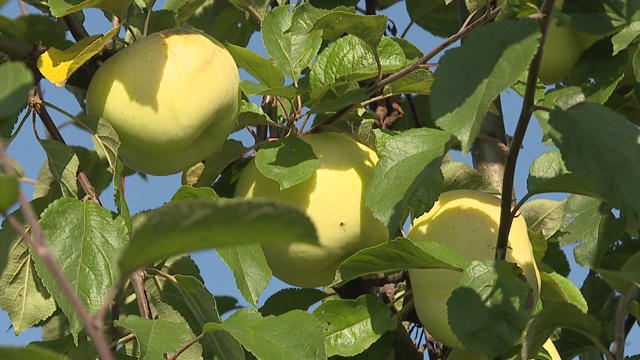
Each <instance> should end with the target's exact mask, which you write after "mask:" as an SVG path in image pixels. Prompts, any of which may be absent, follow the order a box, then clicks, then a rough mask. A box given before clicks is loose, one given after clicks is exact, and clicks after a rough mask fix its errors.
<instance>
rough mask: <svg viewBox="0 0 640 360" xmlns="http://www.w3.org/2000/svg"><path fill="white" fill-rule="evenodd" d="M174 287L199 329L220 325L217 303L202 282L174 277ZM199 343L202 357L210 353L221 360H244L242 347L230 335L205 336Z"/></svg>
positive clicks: (187, 277) (215, 334) (218, 333)
mask: <svg viewBox="0 0 640 360" xmlns="http://www.w3.org/2000/svg"><path fill="white" fill-rule="evenodd" d="M174 279H175V282H172V283H171V284H172V285H173V286H175V287H176V288H177V289H178V290H179V291H180V293H181V294H182V300H183V301H184V302H185V303H186V304H187V306H188V307H189V309H191V313H192V314H193V315H194V316H195V318H196V321H197V322H198V325H199V327H198V328H202V327H203V326H204V325H205V324H207V323H211V322H213V323H220V322H221V321H222V320H221V319H220V315H219V313H218V302H217V301H216V299H215V298H214V297H213V295H211V293H210V292H209V291H208V290H207V289H206V288H205V287H204V285H203V284H202V282H201V281H200V280H199V279H198V278H196V277H193V276H185V275H181V274H180V275H175V276H174ZM200 343H201V344H202V345H203V347H204V355H205V357H206V358H207V359H209V358H211V355H213V354H211V352H213V353H215V355H216V357H217V358H218V359H221V360H235V359H244V352H243V350H242V347H241V346H240V344H239V343H238V341H236V340H235V339H234V338H233V337H231V335H229V334H228V333H227V332H224V331H218V332H214V333H211V334H206V335H205V336H204V338H202V340H200Z"/></svg>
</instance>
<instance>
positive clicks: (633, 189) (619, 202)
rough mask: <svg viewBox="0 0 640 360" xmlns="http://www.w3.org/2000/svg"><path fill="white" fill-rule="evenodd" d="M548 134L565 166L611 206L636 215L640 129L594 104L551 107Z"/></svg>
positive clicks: (639, 193) (639, 209)
mask: <svg viewBox="0 0 640 360" xmlns="http://www.w3.org/2000/svg"><path fill="white" fill-rule="evenodd" d="M549 126H550V127H551V130H550V131H549V136H550V137H551V138H552V139H553V142H554V143H555V144H556V146H558V149H560V152H561V153H562V158H563V159H564V161H565V163H566V164H567V168H568V169H569V170H570V171H571V173H572V174H574V175H575V176H576V177H578V178H580V179H581V180H582V181H584V182H585V183H586V184H588V185H590V186H592V187H593V188H594V189H595V190H596V191H597V192H598V193H599V194H600V195H602V197H604V198H605V199H607V200H608V201H609V202H610V203H611V204H612V205H613V206H616V207H618V208H620V209H621V210H622V211H623V212H625V213H627V215H629V216H631V217H632V218H636V219H637V218H639V217H640V215H639V214H640V187H638V186H637V185H638V184H640V166H638V164H640V146H639V145H640V129H638V127H636V126H634V125H632V124H631V123H629V122H628V121H627V120H626V118H625V117H624V116H622V115H619V114H617V113H614V112H613V110H611V109H609V108H607V107H604V106H602V105H599V104H594V103H580V104H578V105H576V106H574V107H572V108H570V109H569V110H567V111H563V110H561V109H558V108H556V109H554V110H553V111H552V112H551V118H550V119H549Z"/></svg>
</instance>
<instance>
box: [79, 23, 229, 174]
mask: <svg viewBox="0 0 640 360" xmlns="http://www.w3.org/2000/svg"><path fill="white" fill-rule="evenodd" d="M239 82H240V76H239V73H238V68H237V66H236V63H235V62H234V60H233V58H232V57H231V54H230V53H229V52H228V51H227V50H226V49H225V48H224V46H222V44H220V43H219V42H217V41H216V40H214V39H212V38H210V37H208V36H205V35H203V34H201V33H198V32H195V31H191V30H185V29H172V30H166V31H162V32H158V33H154V34H151V35H149V36H147V37H144V38H142V39H140V40H138V41H136V42H134V43H133V44H132V45H129V46H128V47H126V48H124V49H123V50H121V51H119V52H118V53H116V54H115V55H113V56H112V57H110V58H109V59H107V61H105V62H104V64H103V65H102V66H100V68H98V71H97V72H96V73H95V75H94V77H93V79H92V81H91V83H90V85H89V89H88V91H87V98H86V104H87V114H89V115H96V116H100V117H103V118H105V119H106V120H107V121H109V123H111V125H112V126H113V128H114V129H115V130H116V132H117V133H118V136H119V137H120V141H121V146H120V157H121V158H122V161H123V162H124V163H125V165H127V166H128V167H130V168H132V169H134V170H136V171H139V172H143V173H147V174H151V175H168V174H173V173H177V172H180V171H182V170H185V169H187V168H189V167H190V166H191V165H193V164H195V163H197V162H198V161H201V160H203V159H205V158H207V157H208V156H209V155H211V154H212V153H214V152H215V151H217V150H218V149H219V148H220V147H221V146H222V143H223V142H224V141H225V140H226V138H227V137H228V136H229V134H230V133H231V131H233V128H234V126H235V125H236V122H237V114H238V102H239V91H238V89H239Z"/></svg>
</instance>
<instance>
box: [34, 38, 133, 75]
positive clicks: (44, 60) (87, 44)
mask: <svg viewBox="0 0 640 360" xmlns="http://www.w3.org/2000/svg"><path fill="white" fill-rule="evenodd" d="M119 31H120V27H115V28H113V29H111V30H109V32H107V33H106V34H105V35H104V36H100V35H94V36H89V37H87V38H84V39H82V40H80V41H78V42H77V43H75V44H73V45H72V46H71V47H70V48H68V49H66V50H59V49H56V48H54V47H52V48H49V50H47V51H45V52H44V53H43V54H42V55H40V57H39V58H38V69H40V72H41V73H42V75H43V76H44V77H45V78H47V80H49V81H51V82H52V83H54V84H55V85H56V86H58V87H62V86H64V84H66V82H67V80H68V79H69V77H70V76H71V74H73V72H74V71H76V70H78V68H79V67H80V66H82V64H84V63H85V62H87V61H88V60H89V59H91V57H92V56H93V55H95V54H97V53H99V52H100V51H101V50H102V48H103V47H104V46H105V45H106V44H107V43H108V42H109V41H110V40H111V39H112V38H113V37H114V36H115V35H116V34H117V33H118V32H119Z"/></svg>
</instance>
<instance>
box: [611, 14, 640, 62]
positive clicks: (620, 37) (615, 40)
mask: <svg viewBox="0 0 640 360" xmlns="http://www.w3.org/2000/svg"><path fill="white" fill-rule="evenodd" d="M639 35H640V21H634V22H632V23H630V24H627V25H626V26H625V27H623V28H622V29H621V30H620V32H618V33H617V34H615V35H613V36H612V37H611V43H612V44H613V54H612V55H617V54H618V53H619V52H620V51H622V50H624V49H626V48H627V47H629V45H631V43H632V42H633V41H634V40H635V39H636V38H637V37H638V36H639Z"/></svg>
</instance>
